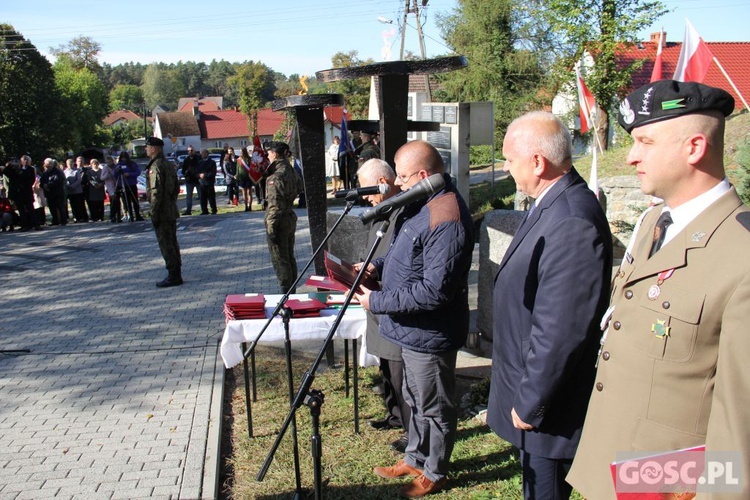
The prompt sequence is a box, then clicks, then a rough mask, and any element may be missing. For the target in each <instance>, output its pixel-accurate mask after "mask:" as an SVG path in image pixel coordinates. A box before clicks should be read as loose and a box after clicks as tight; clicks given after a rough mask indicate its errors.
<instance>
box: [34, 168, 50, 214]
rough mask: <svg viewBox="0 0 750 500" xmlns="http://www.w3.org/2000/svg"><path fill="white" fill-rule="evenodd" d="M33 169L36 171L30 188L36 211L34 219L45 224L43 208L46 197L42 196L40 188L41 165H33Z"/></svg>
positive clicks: (45, 204)
mask: <svg viewBox="0 0 750 500" xmlns="http://www.w3.org/2000/svg"><path fill="white" fill-rule="evenodd" d="M34 170H35V172H36V179H34V185H33V186H32V187H31V190H32V191H33V192H34V210H35V211H36V221H37V224H38V225H40V226H44V225H46V220H47V214H45V212H44V208H45V207H46V206H47V197H46V196H44V189H42V174H43V173H44V172H43V171H42V167H40V166H38V165H35V166H34Z"/></svg>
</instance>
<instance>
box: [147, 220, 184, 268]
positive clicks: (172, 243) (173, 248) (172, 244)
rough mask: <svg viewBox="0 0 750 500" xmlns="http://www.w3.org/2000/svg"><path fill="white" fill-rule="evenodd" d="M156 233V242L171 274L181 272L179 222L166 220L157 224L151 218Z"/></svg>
mask: <svg viewBox="0 0 750 500" xmlns="http://www.w3.org/2000/svg"><path fill="white" fill-rule="evenodd" d="M151 223H152V224H153V225H154V232H155V233H156V241H157V242H158V243H159V250H160V251H161V256H162V257H164V263H165V264H166V266H167V271H169V272H179V271H180V270H181V269H182V258H181V257H180V244H179V243H178V242H177V221H176V220H174V219H172V220H165V221H159V222H156V221H154V219H153V216H152V218H151Z"/></svg>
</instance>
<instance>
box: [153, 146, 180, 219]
mask: <svg viewBox="0 0 750 500" xmlns="http://www.w3.org/2000/svg"><path fill="white" fill-rule="evenodd" d="M147 169H148V197H149V202H150V203H151V220H152V221H153V222H155V223H159V222H168V221H174V220H177V218H178V217H179V216H180V212H179V210H178V209H177V195H178V194H179V193H180V185H179V183H178V181H177V172H175V170H174V167H172V166H171V165H169V164H167V162H166V160H165V159H164V156H163V155H159V156H157V157H156V158H154V159H152V160H151V162H150V163H149V164H148V167H147Z"/></svg>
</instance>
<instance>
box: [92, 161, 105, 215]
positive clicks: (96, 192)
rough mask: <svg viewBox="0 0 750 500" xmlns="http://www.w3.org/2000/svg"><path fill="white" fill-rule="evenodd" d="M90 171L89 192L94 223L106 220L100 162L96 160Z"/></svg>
mask: <svg viewBox="0 0 750 500" xmlns="http://www.w3.org/2000/svg"><path fill="white" fill-rule="evenodd" d="M89 165H90V167H89V171H88V179H89V190H88V203H89V211H90V212H91V220H92V221H103V220H104V180H103V179H102V169H101V164H100V163H99V160H97V159H96V158H94V159H92V160H91V162H90V164H89Z"/></svg>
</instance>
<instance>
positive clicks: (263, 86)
mask: <svg viewBox="0 0 750 500" xmlns="http://www.w3.org/2000/svg"><path fill="white" fill-rule="evenodd" d="M227 83H229V85H231V86H233V87H235V88H236V89H237V94H238V95H239V104H240V110H241V111H242V113H244V114H245V115H247V116H248V117H249V118H250V119H251V123H252V125H251V128H254V127H255V124H254V123H253V119H254V117H255V115H256V113H257V112H258V110H259V109H262V108H265V107H266V106H268V104H269V103H270V102H271V101H272V100H273V99H274V94H275V92H276V81H275V80H274V77H273V72H272V71H271V69H270V68H269V67H268V66H266V65H265V64H263V63H261V62H257V63H256V62H252V61H250V62H248V63H245V64H243V65H242V66H240V68H239V69H238V70H237V73H236V74H235V75H234V76H232V77H231V78H230V79H229V82H227ZM253 131H254V130H253Z"/></svg>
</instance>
